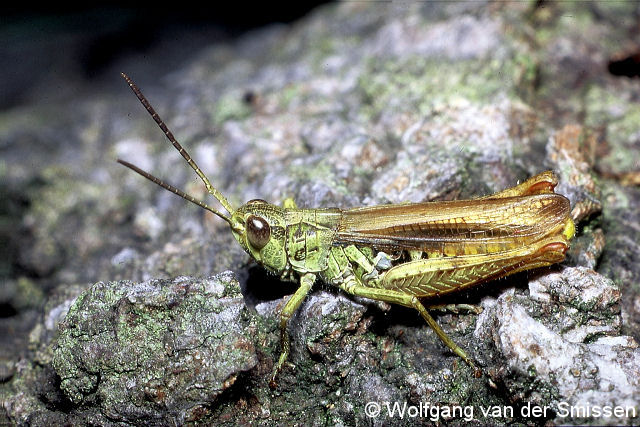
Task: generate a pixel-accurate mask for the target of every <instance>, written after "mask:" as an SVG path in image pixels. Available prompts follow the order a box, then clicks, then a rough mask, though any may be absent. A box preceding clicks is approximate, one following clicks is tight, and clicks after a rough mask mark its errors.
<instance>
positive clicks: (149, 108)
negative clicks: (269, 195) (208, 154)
mask: <svg viewBox="0 0 640 427" xmlns="http://www.w3.org/2000/svg"><path fill="white" fill-rule="evenodd" d="M120 74H122V77H123V78H124V79H125V80H126V82H127V84H128V85H129V87H130V88H131V90H132V91H133V93H134V94H135V95H136V97H137V98H138V100H140V103H141V104H142V105H143V106H144V108H145V109H146V110H147V111H148V112H149V114H150V115H151V117H152V118H153V120H155V122H156V123H157V124H158V126H159V127H160V129H162V131H163V132H164V134H165V135H166V137H167V139H168V140H169V141H170V142H171V144H173V146H174V147H175V148H176V150H178V152H179V153H180V155H181V156H182V157H183V158H184V159H185V160H186V161H187V163H188V164H189V166H191V169H193V170H194V171H195V173H196V174H198V176H199V177H200V179H201V180H202V182H203V183H204V185H205V186H206V187H207V191H208V192H209V194H211V195H212V196H213V197H215V198H216V200H218V201H219V202H220V204H221V205H222V207H224V208H225V210H226V211H227V212H229V213H233V212H234V211H235V209H233V207H232V206H231V204H230V203H229V201H227V199H226V198H225V197H224V196H223V195H222V193H220V191H218V190H217V189H216V188H215V187H214V186H213V185H211V182H210V181H209V178H207V176H206V175H205V174H204V172H202V170H201V169H200V167H199V166H198V165H197V164H196V162H195V161H194V160H193V159H192V158H191V156H190V155H189V153H188V152H187V150H185V149H184V148H183V147H182V145H180V143H179V142H178V141H177V140H176V138H175V137H174V136H173V134H172V133H171V131H170V130H169V128H168V127H167V125H166V124H165V123H164V121H163V120H162V119H161V118H160V116H159V115H158V113H156V110H154V109H153V107H152V106H151V104H150V103H149V101H148V100H147V98H145V96H144V95H143V94H142V91H141V90H140V89H139V88H138V86H136V84H135V83H134V82H133V80H131V78H129V76H127V75H126V74H125V73H120ZM118 163H120V164H121V165H124V166H126V167H128V168H129V169H131V170H133V171H134V172H137V173H138V174H140V175H142V176H143V177H145V178H147V179H148V180H150V181H151V182H153V183H155V184H157V185H159V186H160V187H162V188H164V189H165V190H168V191H171V192H172V193H174V194H176V195H178V196H180V197H182V198H183V199H185V200H188V201H190V202H191V203H194V204H196V205H198V206H200V207H201V208H204V209H206V210H208V211H209V212H212V213H214V214H216V215H218V216H219V217H220V218H222V219H224V220H225V221H227V222H228V223H229V224H230V225H231V218H230V217H229V216H228V215H225V214H223V213H222V212H220V211H218V210H216V209H214V208H212V207H210V206H209V205H207V204H206V203H204V202H202V201H200V200H198V199H196V198H195V197H193V196H190V195H189V194H187V193H185V192H184V191H182V190H179V189H178V188H176V187H174V186H172V185H170V184H167V183H165V182H163V181H162V180H160V179H158V178H156V177H155V176H153V175H151V174H150V173H149V172H146V171H144V170H142V169H140V168H139V167H137V166H135V165H133V164H131V163H129V162H126V161H124V160H121V159H118Z"/></svg>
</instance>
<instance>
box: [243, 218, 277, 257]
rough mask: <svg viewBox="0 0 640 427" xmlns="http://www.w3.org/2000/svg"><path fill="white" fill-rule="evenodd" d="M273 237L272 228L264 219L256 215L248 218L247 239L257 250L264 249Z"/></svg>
mask: <svg viewBox="0 0 640 427" xmlns="http://www.w3.org/2000/svg"><path fill="white" fill-rule="evenodd" d="M270 237H271V227H269V223H268V222H267V221H266V220H265V219H264V218H261V217H259V216H256V215H249V218H247V238H248V239H249V243H250V244H251V246H253V247H254V248H256V249H258V250H259V249H262V248H264V247H265V246H266V245H267V243H269V238H270Z"/></svg>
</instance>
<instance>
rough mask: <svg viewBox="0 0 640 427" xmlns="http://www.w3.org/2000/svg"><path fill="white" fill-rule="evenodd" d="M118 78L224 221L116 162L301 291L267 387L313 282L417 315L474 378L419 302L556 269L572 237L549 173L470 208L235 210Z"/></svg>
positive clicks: (466, 203) (255, 203)
mask: <svg viewBox="0 0 640 427" xmlns="http://www.w3.org/2000/svg"><path fill="white" fill-rule="evenodd" d="M122 77H124V79H125V80H126V82H127V83H128V84H129V87H130V88H131V89H132V90H133V93H134V94H135V95H136V96H137V97H138V99H139V100H140V102H141V103H142V105H143V106H144V107H145V109H146V110H147V111H148V112H149V114H151V117H152V118H153V119H154V120H155V122H156V123H157V124H158V126H160V129H162V131H163V132H164V134H165V135H166V137H167V139H168V140H169V141H170V142H171V143H172V144H173V146H174V147H175V148H176V149H177V150H178V152H179V153H180V154H181V155H182V157H183V158H184V159H185V160H186V162H187V163H188V164H189V166H190V167H191V168H192V169H193V170H194V171H195V173H196V174H197V175H198V176H199V177H200V179H201V180H202V182H203V183H204V185H205V186H206V188H207V191H208V192H209V194H211V195H212V196H213V197H214V198H215V199H216V200H217V201H218V202H219V203H220V204H221V205H222V207H223V208H224V209H225V210H226V212H227V213H226V214H225V213H223V212H221V211H219V210H217V209H214V208H212V207H211V206H209V205H207V204H206V203H204V202H203V201H201V200H198V199H195V198H194V197H193V196H190V195H189V194H186V193H185V192H183V191H182V190H179V189H177V188H175V187H173V186H171V185H169V184H167V183H165V182H163V181H161V180H160V179H158V178H156V177H154V176H153V175H151V174H149V173H148V172H145V171H143V170H142V169H140V168H138V167H137V166H134V165H133V164H131V163H128V162H126V161H124V160H121V159H118V162H119V163H121V164H123V165H124V166H126V167H128V168H130V169H132V170H133V171H135V172H137V173H138V174H140V175H142V176H143V177H145V178H147V179H149V180H150V181H152V182H154V183H156V184H158V185H159V186H161V187H162V188H164V189H166V190H169V191H171V192H172V193H174V194H177V195H178V196H180V197H182V198H183V199H186V200H188V201H190V202H192V203H194V204H196V205H198V206H200V207H201V208H204V209H206V210H208V211H209V212H212V213H213V214H215V215H217V216H218V217H220V218H222V219H223V220H224V221H226V222H227V223H228V224H229V227H230V228H231V233H232V234H233V237H234V238H235V239H236V240H237V241H238V243H239V244H240V245H241V246H242V248H243V249H244V250H245V251H246V252H247V254H249V255H250V256H251V257H252V258H253V259H254V260H255V261H256V262H257V263H258V264H260V265H262V266H263V267H265V268H266V269H267V270H269V271H270V272H272V273H273V274H276V275H277V276H279V277H280V279H282V280H284V281H293V282H297V283H299V287H298V289H297V290H296V292H295V293H294V294H293V295H291V296H290V297H289V299H288V301H287V302H286V304H285V305H284V308H283V309H282V311H281V313H280V335H281V337H280V338H281V345H282V351H281V353H280V357H279V359H278V361H277V363H276V364H275V367H274V369H273V374H272V376H271V381H270V385H271V386H272V387H275V386H276V378H277V376H278V374H279V372H280V371H281V370H282V368H283V366H284V364H285V362H286V360H287V357H288V355H289V349H290V341H289V335H288V333H287V324H288V322H289V319H290V318H291V316H292V315H293V313H294V312H295V311H296V310H297V309H298V307H300V305H301V304H302V302H303V300H304V299H305V297H306V295H307V294H308V293H309V291H310V289H311V287H312V285H313V284H314V282H315V281H316V280H317V279H320V280H322V281H324V282H325V283H328V284H331V285H334V286H337V287H338V288H340V289H342V290H343V291H345V292H347V293H349V294H351V295H356V296H360V297H365V298H369V299H372V300H379V301H384V302H388V303H394V304H400V305H403V306H406V307H411V308H414V309H415V310H417V311H418V313H420V315H421V316H422V318H423V319H424V320H425V321H426V322H427V324H428V325H429V326H430V327H431V328H432V329H433V330H434V332H435V333H436V335H437V336H438V337H439V338H440V339H441V340H442V342H443V343H444V344H445V345H446V346H447V347H448V348H449V349H451V350H452V351H453V352H454V353H455V354H457V355H458V356H460V357H461V358H462V359H463V360H464V361H465V362H466V363H467V364H469V366H471V367H472V368H474V369H476V368H475V365H474V363H473V361H472V360H471V358H470V357H469V356H468V355H467V353H466V352H465V351H464V350H463V349H462V348H461V347H459V346H458V345H457V344H456V343H454V342H453V340H452V339H451V338H449V336H448V335H447V334H446V333H445V332H444V331H443V330H442V328H440V326H439V325H438V324H437V323H436V321H435V320H434V319H433V317H431V315H430V314H429V312H428V311H427V309H426V308H425V306H424V305H423V304H422V303H421V301H420V299H421V298H433V297H438V296H440V295H443V294H447V293H450V292H457V291H460V290H461V289H465V288H468V287H471V286H475V285H477V284H479V283H482V282H486V281H489V280H493V279H497V278H500V277H504V276H507V275H509V274H513V273H516V272H519V271H523V270H528V269H532V268H537V267H544V266H549V265H551V264H554V263H557V262H561V261H562V260H564V258H565V253H566V251H567V249H568V247H569V241H570V240H571V238H572V237H573V235H574V233H575V225H574V223H573V220H572V219H571V216H570V204H569V200H568V199H567V198H565V197H564V196H562V195H560V194H556V193H554V188H555V186H556V184H557V183H558V180H557V178H556V177H555V175H554V174H553V173H552V172H550V171H547V172H543V173H540V174H539V175H536V176H534V177H532V178H530V179H528V180H526V181H525V182H523V183H521V184H519V185H516V186H515V187H512V188H508V189H506V190H504V191H501V192H498V193H495V194H492V195H489V196H485V197H481V198H476V199H472V200H455V201H445V202H423V203H403V204H392V205H379V206H370V207H359V208H353V209H347V210H342V209H339V208H322V209H299V208H298V207H297V206H296V204H295V202H294V201H293V200H292V199H287V200H285V202H284V204H283V206H282V207H279V206H276V205H272V204H270V203H267V202H266V201H264V200H259V199H255V200H250V201H248V202H247V203H245V204H244V205H243V206H241V207H239V208H237V209H235V208H234V207H233V206H232V205H231V204H230V203H229V201H228V200H227V199H226V198H225V197H224V196H223V195H222V193H221V192H220V191H218V190H217V189H216V188H215V187H214V186H213V185H212V184H211V182H210V181H209V179H208V178H207V177H206V176H205V174H204V173H203V172H202V170H201V169H200V168H199V167H198V165H197V164H196V162H195V161H194V160H193V159H192V158H191V156H190V155H189V154H188V153H187V151H186V150H185V149H184V148H183V147H182V145H180V144H179V143H178V141H177V140H176V139H175V137H174V136H173V134H172V133H171V131H170V130H169V129H168V128H167V125H166V124H165V123H164V122H163V121H162V119H161V118H160V117H159V116H158V114H157V113H156V112H155V110H154V109H153V107H152V106H151V105H150V103H149V101H148V100H147V99H146V98H145V97H144V95H143V94H142V92H141V91H140V89H139V88H138V87H137V86H136V85H135V83H134V82H133V81H132V80H131V79H130V78H129V77H128V76H127V75H126V74H124V73H123V74H122ZM478 372H479V370H476V373H478Z"/></svg>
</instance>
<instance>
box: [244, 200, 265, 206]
mask: <svg viewBox="0 0 640 427" xmlns="http://www.w3.org/2000/svg"><path fill="white" fill-rule="evenodd" d="M261 203H264V204H266V203H267V202H266V201H265V200H262V199H251V200H249V201H248V202H247V205H257V204H261Z"/></svg>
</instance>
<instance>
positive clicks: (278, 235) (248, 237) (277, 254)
mask: <svg viewBox="0 0 640 427" xmlns="http://www.w3.org/2000/svg"><path fill="white" fill-rule="evenodd" d="M284 216H285V211H284V209H282V208H280V207H278V206H275V205H272V204H270V203H267V202H265V201H264V200H259V199H255V200H250V201H249V202H247V203H246V204H244V205H243V206H241V207H240V208H239V209H237V210H236V211H235V212H233V214H232V215H231V222H230V225H231V232H232V233H233V237H235V239H236V240H237V241H238V243H240V246H242V248H243V249H244V250H245V251H246V252H247V253H248V254H249V255H251V257H252V258H253V259H255V260H256V261H257V262H258V263H259V264H261V265H263V266H264V267H266V268H267V269H269V270H271V271H273V272H275V273H281V272H282V271H283V270H284V269H285V267H286V266H287V256H286V249H285V231H286V222H285V217H284Z"/></svg>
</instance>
